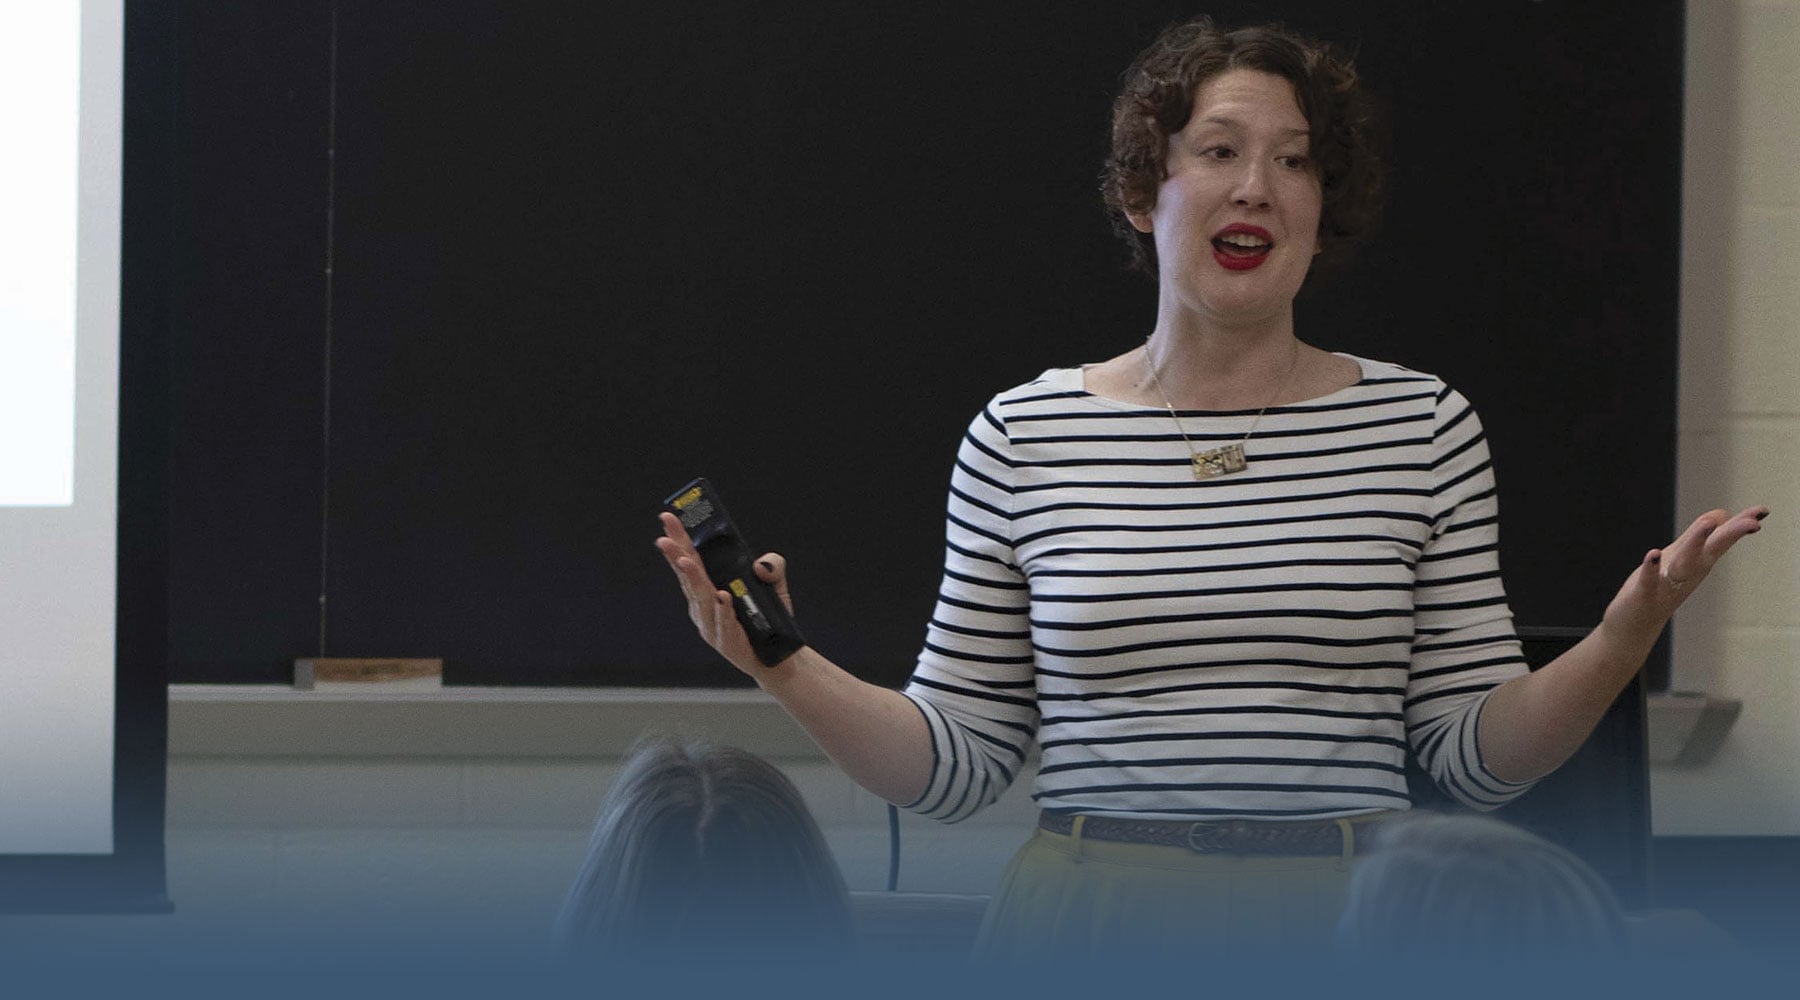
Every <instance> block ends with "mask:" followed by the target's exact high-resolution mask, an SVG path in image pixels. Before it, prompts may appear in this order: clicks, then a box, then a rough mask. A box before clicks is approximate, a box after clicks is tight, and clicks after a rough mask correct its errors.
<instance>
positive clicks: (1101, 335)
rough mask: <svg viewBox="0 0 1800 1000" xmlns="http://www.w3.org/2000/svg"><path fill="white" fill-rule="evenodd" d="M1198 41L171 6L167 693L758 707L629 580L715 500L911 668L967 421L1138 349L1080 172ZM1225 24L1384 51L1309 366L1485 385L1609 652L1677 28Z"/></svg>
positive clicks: (1654, 410)
mask: <svg viewBox="0 0 1800 1000" xmlns="http://www.w3.org/2000/svg"><path fill="white" fill-rule="evenodd" d="M1197 9H1200V8H1199V7H1198V6H1197V5H1193V4H1180V3H1168V2H1161V3H1152V2H1116V3H1104V4H1099V3H1096V4H1044V3H1023V2H999V3H980V4H967V3H946V2H920V3H897V2H895V3H870V4H837V3H825V2H819V0H789V2H776V3H767V4H754V5H752V4H728V3H697V2H689V3H657V4H575V3H550V4H528V5H527V4H504V3H499V2H475V0H465V2H458V3H452V4H442V3H436V2H422V0H409V2H400V0H384V2H379V3H359V4H342V5H341V8H336V7H334V5H333V4H331V3H327V2H314V3H296V4H283V5H275V6H273V7H271V6H266V5H228V4H227V5H203V4H192V5H187V6H185V7H184V8H183V10H182V17H181V20H180V24H179V29H178V30H179V33H180V36H181V37H180V56H179V60H180V65H179V72H178V73H177V74H176V78H177V82H176V83H175V84H174V87H175V91H176V93H175V94H173V95H172V99H173V100H174V101H175V103H176V106H177V107H178V109H179V111H178V114H177V118H178V120H179V126H178V133H179V134H178V135H177V136H176V137H175V138H174V139H173V140H172V142H173V143H174V144H175V145H176V146H177V147H179V149H180V151H181V152H182V154H183V156H182V158H181V160H180V162H181V163H182V164H183V165H184V166H185V170H184V171H183V172H182V174H181V176H180V177H178V178H177V180H176V182H175V183H174V185H173V190H174V203H175V214H176V216H177V225H176V230H177V235H176V236H175V238H174V239H173V240H172V241H171V244H172V245H171V247H170V255H171V259H172V260H174V261H178V262H179V263H178V264H177V265H175V266H172V267H171V269H170V270H171V278H170V280H171V281H172V282H173V283H174V286H173V291H172V293H171V301H172V302H173V307H172V311H173V314H174V318H173V319H172V321H171V323H170V341H169V345H168V363H169V371H170V373H171V374H170V383H169V452H170V453H169V471H168V481H169V483H170V492H169V496H168V518H169V523H168V543H169V571H168V585H169V591H168V609H169V644H170V659H171V667H170V676H171V679H172V680H176V681H190V682H221V681H223V682H253V683H270V682H281V681H285V680H287V679H289V677H290V676H291V669H292V667H291V664H292V660H293V659H294V658H295V657H297V656H310V655H315V654H318V653H320V652H321V651H323V652H325V653H327V654H329V655H339V656H440V657H443V658H444V659H445V661H446V679H447V681H448V682H449V683H455V684H524V685H552V684H589V685H591V684H607V685H717V684H731V683H742V679H741V678H739V677H737V676H736V675H735V673H734V672H733V671H732V670H731V669H730V668H729V667H727V666H725V665H723V664H722V663H720V662H718V661H717V660H716V659H715V658H714V657H713V656H712V655H711V653H710V651H708V650H707V649H706V648H705V647H704V646H703V645H702V644H701V643H700V642H699V641H698V639H696V638H695V637H694V636H693V634H692V630H691V628H690V627H689V626H688V624H687V621H686V618H685V615H684V613H683V609H682V607H681V603H680V600H679V597H678V592H677V590H676V588H675V585H674V583H673V582H672V581H671V580H670V579H669V578H668V576H667V571H666V569H665V568H664V566H663V565H662V563H661V560H660V559H659V558H658V557H657V555H656V553H655V551H654V550H653V548H652V547H651V539H652V537H653V535H654V531H655V525H654V521H653V515H654V512H655V510H656V507H657V503H658V501H659V500H660V499H661V498H662V497H663V496H665V495H666V494H667V493H668V492H669V491H670V490H672V489H673V488H674V487H676V486H678V485H680V484H681V483H683V482H685V481H687V480H688V479H690V478H692V477H693V476H695V475H706V476H708V477H710V478H711V479H712V480H713V481H714V482H715V483H716V484H718V486H719V488H720V489H721V490H722V491H723V492H724V494H725V496H726V497H727V498H728V499H729V502H730V504H731V506H732V507H733V510H734V513H735V515H736V516H737V518H738V519H739V521H740V522H741V524H742V525H743V526H744V528H745V530H746V532H747V533H749V534H750V536H751V537H752V540H753V541H755V542H757V543H758V544H759V545H761V546H763V547H767V548H774V549H779V550H781V551H783V552H784V553H785V554H787V555H788V557H789V559H790V561H791V566H792V578H793V581H794V589H795V593H796V598H797V602H798V611H799V616H800V620H801V623H802V626H803V627H804V628H805V629H806V630H807V632H808V634H809V637H810V638H811V639H812V641H813V642H814V644H815V645H817V646H818V647H819V648H820V649H822V650H823V651H825V652H826V653H827V655H830V656H832V657H833V658H834V659H836V660H838V661H839V662H840V663H842V664H844V665H845V666H846V667H848V668H849V669H851V670H852V671H854V672H856V673H858V674H860V675H862V676H864V677H868V678H870V679H873V680H877V681H880V682H886V683H894V682H898V681H899V680H901V679H902V678H904V677H905V676H906V675H907V673H908V672H909V671H910V669H911V666H912V661H913V658H914V656H915V655H916V653H917V650H918V647H919V644H920V641H921V640H922V638H923V635H924V623H925V621H926V619H927V617H928V616H929V613H930V609H931V604H932V601H933V598H934V596H935V593H936V587H937V579H938V574H939V570H940V566H941V553H942V544H943V534H942V532H943V526H942V511H943V503H944V489H945V486H946V483H947V480H948V473H949V469H950V464H951V459H952V456H953V453H954V451H955V448H956V445H957V442H958V439H959V438H960V436H961V433H962V430H963V428H964V427H965V426H966V425H967V422H968V421H969V419H970V418H971V417H972V416H973V415H974V414H975V413H976V412H977V411H978V410H979V409H980V407H981V406H982V404H983V403H984V402H985V401H986V399H987V398H988V397H989V396H990V395H992V394H993V393H994V392H997V391H999V390H1001V389H1004V388H1006V387H1009V386H1011V385H1014V384H1017V383H1019V382H1022V381H1025V380H1027V379H1029V378H1031V377H1033V376H1035V375H1036V374H1037V373H1039V372H1040V371H1042V370H1043V369H1045V368H1049V367H1055V366H1067V365H1072V364H1078V363H1082V362H1090V361H1098V360H1102V359H1104V358H1107V357H1110V356H1112V355H1114V354H1117V353H1119V352H1122V351H1124V350H1127V349H1129V348H1131V347H1132V346H1134V345H1135V344H1136V343H1138V342H1139V341H1141V340H1142V338H1143V336H1144V334H1145V333H1146V332H1147V330H1148V329H1149V325H1150V323H1151V319H1152V309H1153V298H1154V292H1153V289H1152V287H1151V286H1150V285H1149V284H1148V283H1147V282H1146V281H1145V280H1144V279H1142V278H1139V277H1137V276H1134V275H1131V274H1129V273H1127V272H1126V271H1125V270H1124V268H1123V260H1124V257H1123V251H1122V247H1120V246H1119V245H1117V244H1115V242H1114V241H1113V239H1112V237H1111V236H1110V235H1109V233H1108V232H1107V224H1106V221H1105V218H1104V216H1103V214H1102V212H1101V210H1100V207H1099V201H1098V195H1097V183H1096V175H1097V171H1098V166H1099V163H1100V159H1101V156H1102V153H1103V150H1104V142H1105V137H1106V134H1107V113H1108V107H1109V104H1110V101H1111V96H1112V93H1113V90H1114V89H1115V86H1116V82H1117V78H1118V74H1119V73H1120V71H1121V70H1122V69H1123V68H1124V66H1125V64H1126V63H1127V62H1128V61H1129V59H1130V57H1131V56H1132V54H1133V53H1134V52H1135V51H1136V50H1137V49H1138V48H1140V47H1141V46H1142V45H1143V44H1144V43H1145V42H1146V41H1147V40H1148V39H1149V38H1150V37H1152V36H1153V35H1154V33H1155V31H1156V30H1157V29H1158V28H1159V27H1160V26H1162V25H1163V24H1166V23H1168V22H1169V21H1171V20H1174V19H1177V18H1179V17H1183V16H1186V15H1188V14H1190V13H1192V12H1194V11H1196V10H1197ZM1204 9H1205V10H1207V11H1208V12H1210V13H1212V14H1213V15H1214V16H1216V17H1218V18H1220V19H1221V20H1223V21H1225V22H1227V23H1243V22H1248V21H1260V20H1271V19H1280V20H1284V21H1286V22H1287V23H1288V24H1290V25H1291V26H1292V27H1294V28H1297V29H1299V30H1301V31H1305V32H1309V33H1313V34H1317V35H1319V36H1322V37H1327V38H1331V39H1333V40H1335V41H1337V42H1338V43H1340V44H1341V45H1343V46H1344V47H1346V48H1348V49H1350V50H1353V51H1355V52H1356V53H1357V55H1358V61H1359V66H1360V68H1361V70H1362V73H1363V75H1364V76H1365V77H1366V79H1367V81H1368V83H1369V85H1370V86H1371V87H1372V89H1373V91H1374V92H1375V93H1376V95H1377V96H1378V98H1379V99H1380V100H1381V102H1382V103H1383V104H1384V105H1385V107H1386V108H1387V110H1388V114H1389V118H1390V120H1391V122H1392V132H1393V136H1394V139H1393V149H1392V160H1393V166H1394V169H1393V185H1392V204H1391V209H1390V211H1389V213H1388V215H1387V217H1386V223H1385V225H1384V227H1383V230H1382V232H1381V233H1380V235H1379V238H1378V240H1377V241H1375V242H1374V243H1372V244H1371V245H1369V246H1368V247H1366V248H1364V250H1363V252H1362V253H1361V254H1360V256H1359V257H1358V258H1357V260H1356V261H1355V263H1354V264H1353V266H1352V268H1351V269H1350V270H1349V271H1348V272H1347V273H1346V274H1344V275H1343V276H1341V277H1340V278H1338V279H1337V280H1335V281H1333V282H1331V283H1328V284H1320V285H1319V286H1318V287H1315V288H1312V289H1311V290H1309V292H1308V293H1306V295H1305V296H1304V297H1303V301H1302V302H1301V304H1300V308H1299V319H1298V327H1299V331H1300V334H1301V336H1302V337H1303V338H1304V339H1307V340H1309V341H1311V342H1314V343H1317V344H1319V345H1320V346H1323V347H1327V348H1330V349H1335V350H1343V351H1348V352H1352V353H1356V354H1361V355H1365V356H1371V357H1377V358H1383V359H1387V360H1392V361H1397V362H1400V363H1402V364H1406V365H1408V366H1411V367H1414V368H1418V369H1421V370H1426V371H1432V372H1436V373H1438V374H1440V375H1442V376H1444V377H1445V378H1446V379H1447V380H1448V381H1449V382H1450V383H1451V384H1452V385H1455V386H1456V387H1458V388H1459V389H1461V390H1463V391H1464V392H1465V393H1466V394H1467V395H1468V396H1469V397H1470V398H1471V399H1473V400H1474V401H1475V403H1476V405H1477V406H1478V407H1479V408H1480V410H1481V413H1482V415H1483V418H1484V420H1485V422H1486V424H1487V428H1488V433H1489V437H1490V441H1491V444H1492V447H1493V451H1494V455H1495V460H1496V464H1497V468H1498V472H1499V477H1500V484H1501V501H1502V510H1503V514H1504V531H1503V535H1502V545H1503V551H1502V566H1503V569H1504V571H1505V573H1506V576H1507V580H1508V585H1509V588H1510V592H1511V595H1512V599H1513V604H1514V609H1515V611H1516V613H1517V615H1518V618H1519V620H1520V621H1521V622H1522V623H1525V624H1532V625H1573V626H1583V625H1591V624H1593V623H1594V622H1595V621H1596V620H1597V619H1598V617H1599V614H1600V611H1601V609H1602V608H1604V606H1605V603H1606V601H1607V599H1608V598H1609V597H1610V595H1611V593H1612V591H1613V589H1614V588H1616V586H1617V585H1618V582H1619V581H1620V580H1621V579H1622V578H1623V577H1624V575H1625V574H1626V573H1627V572H1628V571H1629V569H1630V568H1631V566H1632V565H1634V563H1635V562H1636V561H1637V560H1638V559H1639V558H1640V557H1641V556H1642V553H1643V551H1644V550H1645V549H1646V548H1647V547H1649V546H1651V545H1655V544H1661V543H1662V542H1664V541H1666V540H1667V538H1668V537H1669V535H1670V529H1671V524H1672V521H1673V516H1674V515H1673V494H1674V472H1673V454H1674V447H1673V446H1674V373H1675V363H1676V316H1677V313H1676V296H1677V282H1678V261H1679V235H1680V234H1679V217H1680V210H1679V195H1680V183H1679V166H1680V157H1681V139H1680V123H1681V68H1682V7H1681V5H1680V4H1679V3H1674V2H1657V3H1649V4H1633V5H1629V6H1614V5H1585V4H1572V3H1557V2H1543V3H1532V2H1524V0H1508V2H1483V3H1470V4H1454V5H1447V4H1430V3H1395V2H1382V3H1358V4H1338V3H1329V2H1310V3H1217V4H1207V5H1205V6H1204ZM327 150H332V151H334V155H333V156H331V157H330V158H328V157H327ZM328 260H329V263H330V268H331V272H332V273H331V275H330V280H329V281H327V276H326V267H327V262H328ZM327 374H329V378H327ZM321 589H323V590H324V591H325V592H326V593H327V594H328V595H329V605H328V608H329V613H328V616H327V618H326V619H325V627H324V629H323V630H321V619H320V603H319V595H320V592H321ZM321 631H323V649H321Z"/></svg>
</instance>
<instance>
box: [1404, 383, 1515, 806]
mask: <svg viewBox="0 0 1800 1000" xmlns="http://www.w3.org/2000/svg"><path fill="white" fill-rule="evenodd" d="M1431 480H1432V514H1433V524H1432V529H1431V535H1430V538H1429V539H1428V540H1427V542H1426V545H1425V549H1424V552H1423V553H1422V554H1421V555H1420V557H1419V561H1418V565H1417V577H1416V583H1415V587H1414V632H1413V647H1412V660H1411V667H1410V670H1409V673H1408V677H1407V685H1406V709H1405V716H1406V729H1407V736H1408V739H1409V740H1410V741H1411V743H1412V746H1413V749H1414V751H1415V752H1416V753H1417V755H1418V758H1419V761H1420V763H1421V765H1422V766H1423V767H1424V769H1425V771H1426V772H1427V773H1428V774H1430V775H1431V777H1432V779H1433V780H1434V781H1435V782H1437V784H1438V787H1440V788H1442V789H1443V790H1444V791H1445V792H1446V793H1448V794H1449V795H1451V796H1452V797H1454V798H1455V799H1457V800H1458V801H1460V802H1462V803H1464V804H1465V805H1468V806H1470V807H1472V808H1475V809H1483V810H1485V809H1493V808H1495V807H1497V806H1500V805H1503V804H1505V803H1506V802H1507V801H1508V800H1510V799H1512V798H1514V797H1515V796H1518V795H1520V794H1521V793H1523V792H1525V791H1526V790H1527V789H1529V788H1530V787H1531V786H1532V784H1533V782H1522V783H1521V782H1512V781H1504V780H1502V779H1500V778H1498V777H1495V776H1494V774H1493V773H1492V772H1490V771H1489V770H1488V769H1487V766H1486V764H1484V763H1483V762H1482V759H1481V749H1480V745H1479V742H1478V739H1477V737H1478V735H1479V733H1478V729H1479V725H1480V719H1481V707H1482V704H1483V703H1484V702H1485V701H1486V699H1487V696H1488V694H1489V692H1491V691H1492V690H1493V689H1494V688H1495V687H1498V686H1499V685H1500V684H1501V683H1503V682H1505V681H1506V680H1508V679H1510V678H1513V677H1516V676H1518V675H1520V674H1523V673H1525V672H1526V670H1527V669H1528V668H1527V666H1526V664H1525V658H1524V655H1523V654H1522V652H1521V650H1520V647H1519V640H1518V636H1517V635H1516V634H1515V633H1514V631H1513V622H1512V610H1511V608H1509V607H1508V605H1507V601H1506V591H1505V588H1504V587H1503V586H1502V584H1501V580H1500V559H1499V548H1500V531H1499V517H1500V511H1499V503H1498V499H1497V495H1496V488H1495V482H1494V469H1493V461H1492V459H1491V457H1490V456H1489V454H1488V446H1487V438H1486V436H1485V434H1484V433H1483V432H1482V428H1481V420H1480V418H1479V417H1477V416H1476V414H1475V410H1474V407H1473V406H1471V405H1470V403H1469V401H1468V400H1467V399H1465V398H1464V397H1463V396H1462V394H1461V393H1458V392H1456V391H1455V390H1453V389H1450V388H1448V387H1446V388H1444V389H1443V390H1442V391H1441V392H1440V393H1439V394H1438V398H1437V417H1436V425H1435V430H1434V433H1433V445H1432V476H1431Z"/></svg>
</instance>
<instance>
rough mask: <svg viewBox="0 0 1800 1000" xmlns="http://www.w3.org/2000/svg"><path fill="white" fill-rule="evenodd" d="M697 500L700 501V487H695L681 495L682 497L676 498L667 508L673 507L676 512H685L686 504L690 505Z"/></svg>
mask: <svg viewBox="0 0 1800 1000" xmlns="http://www.w3.org/2000/svg"><path fill="white" fill-rule="evenodd" d="M698 499H700V487H698V486H696V487H694V488H693V489H691V490H688V491H687V492H686V493H683V494H682V495H680V496H678V497H676V498H675V502H674V503H672V504H670V505H669V506H671V507H674V508H675V509H676V510H686V509H687V505H688V504H691V503H693V502H694V501H695V500H698Z"/></svg>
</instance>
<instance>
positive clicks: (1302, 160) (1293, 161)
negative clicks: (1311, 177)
mask: <svg viewBox="0 0 1800 1000" xmlns="http://www.w3.org/2000/svg"><path fill="white" fill-rule="evenodd" d="M1277 162H1278V163H1280V164H1281V165H1282V166H1284V167H1286V168H1288V169H1289V170H1305V169H1306V168H1307V167H1308V166H1310V165H1311V164H1312V161H1311V160H1309V159H1307V158H1306V157H1304V156H1300V155H1297V154H1296V155H1293V156H1283V157H1279V158H1277Z"/></svg>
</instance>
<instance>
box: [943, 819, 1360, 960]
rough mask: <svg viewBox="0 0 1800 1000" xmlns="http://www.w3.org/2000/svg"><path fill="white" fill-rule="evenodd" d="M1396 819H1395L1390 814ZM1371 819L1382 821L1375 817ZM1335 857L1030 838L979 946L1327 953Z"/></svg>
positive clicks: (1337, 893) (1337, 875)
mask: <svg viewBox="0 0 1800 1000" xmlns="http://www.w3.org/2000/svg"><path fill="white" fill-rule="evenodd" d="M1387 815H1391V814H1387ZM1371 818H1378V817H1371ZM1362 821H1363V817H1357V819H1356V820H1355V821H1351V820H1342V821H1340V823H1342V824H1344V826H1345V827H1346V828H1347V830H1348V831H1350V833H1351V835H1350V836H1348V837H1346V838H1345V840H1346V844H1347V847H1349V849H1346V850H1345V851H1343V852H1342V853H1341V854H1334V855H1330V856H1327V857H1318V856H1303V857H1289V856H1267V855H1243V854H1198V853H1195V852H1193V851H1190V850H1188V849H1187V848H1184V847H1164V846H1158V845H1150V844H1119V843H1113V842H1110V841H1103V840H1094V839H1092V838H1087V839H1084V838H1082V837H1081V835H1080V832H1081V830H1080V826H1079V825H1077V827H1076V829H1075V830H1074V831H1073V832H1071V833H1070V834H1067V835H1065V834H1057V833H1051V832H1049V831H1047V830H1037V831H1035V832H1034V833H1033V835H1032V838H1031V839H1030V840H1029V841H1027V842H1026V843H1025V846H1024V847H1022V848H1020V849H1019V852H1018V853H1017V854H1015V855H1014V856H1013V859H1012V863H1011V864H1009V865H1008V866H1007V869H1006V874H1005V875H1004V876H1002V878H1001V880H1000V886H999V888H998V890H996V892H995V894H994V899H993V902H992V903H991V904H990V905H989V907H988V912H987V916H986V918H985V919H984V921H983V922H982V926H981V933H980V936H979V938H978V939H977V942H976V949H975V950H976V954H977V956H978V957H981V958H987V959H1001V960H1004V959H1011V958H1040V957H1043V956H1045V955H1058V956H1063V957H1085V958H1103V959H1110V958H1117V957H1156V958H1171V959H1172V958H1176V957H1181V958H1183V959H1189V958H1192V957H1195V956H1196V955H1199V956H1205V955H1216V956H1219V957H1222V958H1231V959H1242V958H1244V957H1247V956H1254V955H1258V954H1271V953H1276V952H1279V953H1280V954H1282V955H1286V956H1290V957H1304V956H1306V955H1308V954H1313V955H1323V954H1324V953H1325V952H1326V951H1328V950H1329V949H1330V947H1331V940H1332V935H1333V933H1334V931H1335V929H1336V926H1337V920H1338V916H1339V915H1340V914H1341V913H1342V912H1343V907H1344V899H1345V892H1346V890H1347V888H1348V886H1349V882H1350V861H1351V855H1352V853H1353V845H1354V843H1355V833H1354V831H1355V829H1356V828H1357V827H1360V826H1361V825H1362Z"/></svg>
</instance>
